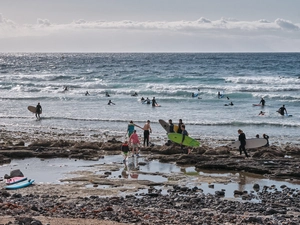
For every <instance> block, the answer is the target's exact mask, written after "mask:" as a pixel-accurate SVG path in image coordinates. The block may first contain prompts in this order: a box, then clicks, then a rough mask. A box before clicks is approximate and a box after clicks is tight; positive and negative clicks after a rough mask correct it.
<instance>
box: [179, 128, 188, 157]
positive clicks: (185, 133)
mask: <svg viewBox="0 0 300 225" xmlns="http://www.w3.org/2000/svg"><path fill="white" fill-rule="evenodd" d="M181 130H182V140H181V143H180V146H181V150H182V151H183V152H184V153H186V154H190V153H191V149H190V148H188V149H184V148H183V145H182V143H183V142H184V139H185V137H186V136H189V133H188V132H187V130H186V129H185V125H184V124H182V125H181Z"/></svg>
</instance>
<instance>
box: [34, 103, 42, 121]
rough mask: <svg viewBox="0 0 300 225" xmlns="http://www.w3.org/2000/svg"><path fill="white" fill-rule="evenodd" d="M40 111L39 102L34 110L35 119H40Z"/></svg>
mask: <svg viewBox="0 0 300 225" xmlns="http://www.w3.org/2000/svg"><path fill="white" fill-rule="evenodd" d="M41 113H42V106H41V104H40V103H38V104H37V106H36V111H35V117H36V118H37V119H41V117H40V114H41Z"/></svg>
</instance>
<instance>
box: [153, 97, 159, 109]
mask: <svg viewBox="0 0 300 225" xmlns="http://www.w3.org/2000/svg"><path fill="white" fill-rule="evenodd" d="M157 105H158V104H157V102H156V100H155V97H153V98H152V106H153V107H155V106H157Z"/></svg>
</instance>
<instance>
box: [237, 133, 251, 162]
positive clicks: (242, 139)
mask: <svg viewBox="0 0 300 225" xmlns="http://www.w3.org/2000/svg"><path fill="white" fill-rule="evenodd" d="M238 134H239V141H240V147H239V150H240V155H242V151H243V152H244V153H245V155H246V157H247V158H248V157H249V155H248V154H247V152H246V148H245V146H246V135H245V133H244V132H243V131H242V130H241V129H239V130H238Z"/></svg>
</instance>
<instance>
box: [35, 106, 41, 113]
mask: <svg viewBox="0 0 300 225" xmlns="http://www.w3.org/2000/svg"><path fill="white" fill-rule="evenodd" d="M41 112H42V106H41V105H37V106H36V114H41Z"/></svg>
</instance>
